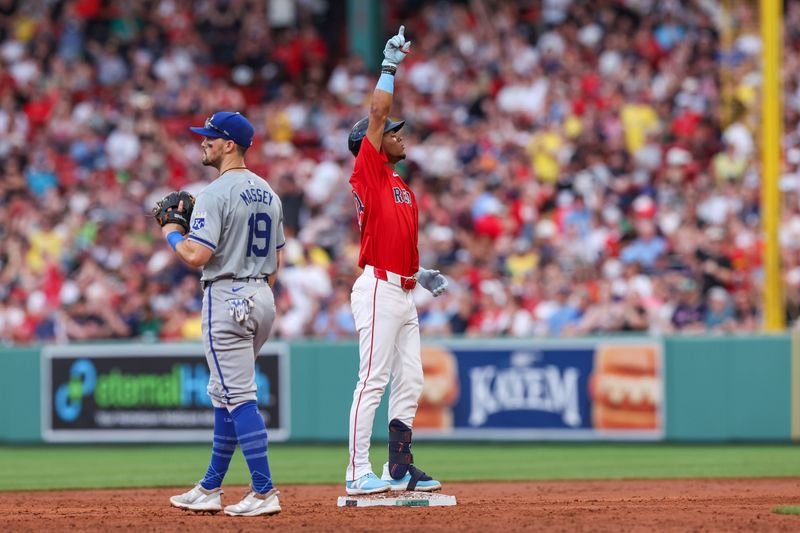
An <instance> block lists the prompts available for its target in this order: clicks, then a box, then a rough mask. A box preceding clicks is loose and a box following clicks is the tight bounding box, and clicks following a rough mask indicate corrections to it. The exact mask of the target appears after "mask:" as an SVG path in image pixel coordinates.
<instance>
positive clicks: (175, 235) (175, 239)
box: [167, 231, 183, 251]
mask: <svg viewBox="0 0 800 533" xmlns="http://www.w3.org/2000/svg"><path fill="white" fill-rule="evenodd" d="M182 240H183V235H181V232H180V231H170V232H169V233H168V234H167V242H168V243H169V245H170V246H172V249H173V250H175V251H177V250H176V247H177V246H178V243H179V242H181V241H182Z"/></svg>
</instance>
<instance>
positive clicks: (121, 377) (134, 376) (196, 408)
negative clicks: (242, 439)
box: [42, 343, 289, 442]
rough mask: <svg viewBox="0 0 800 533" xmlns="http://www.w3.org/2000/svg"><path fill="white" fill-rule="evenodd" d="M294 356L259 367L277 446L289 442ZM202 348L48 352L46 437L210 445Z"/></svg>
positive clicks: (263, 406)
mask: <svg viewBox="0 0 800 533" xmlns="http://www.w3.org/2000/svg"><path fill="white" fill-rule="evenodd" d="M286 352H287V349H286V346H285V345H283V344H274V343H268V344H266V345H265V346H264V348H263V349H262V350H261V354H260V355H259V357H258V359H257V361H256V384H257V386H258V406H259V410H260V411H261V414H262V415H263V417H264V421H265V422H266V425H267V430H268V432H269V436H270V440H273V441H274V440H286V439H287V438H288V437H289V427H288V426H289V405H288V398H289V391H288V387H289V379H288V378H289V371H288V357H287V354H286ZM208 377H209V373H208V366H207V364H206V359H205V356H204V355H203V348H202V346H201V345H199V344H173V345H170V344H158V345H147V344H140V345H85V346H49V347H47V348H45V349H44V350H43V351H42V425H43V427H42V434H43V437H44V439H45V440H46V441H49V442H81V441H82V442H90V441H95V442H96V441H106V442H111V441H114V442H131V441H144V442H155V441H158V442H168V441H208V440H209V439H210V436H211V430H212V428H213V426H214V411H213V406H212V404H211V399H210V398H209V396H208V394H207V393H206V386H207V385H208Z"/></svg>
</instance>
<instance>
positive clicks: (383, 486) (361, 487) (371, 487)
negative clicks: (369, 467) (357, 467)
mask: <svg viewBox="0 0 800 533" xmlns="http://www.w3.org/2000/svg"><path fill="white" fill-rule="evenodd" d="M345 487H346V488H347V495H348V496H358V495H359V494H378V493H379V492H386V491H388V490H389V489H390V488H391V486H390V485H389V483H388V482H386V481H383V480H381V479H378V476H376V475H375V474H373V473H372V472H370V473H369V474H364V475H363V476H361V477H360V478H358V479H356V480H355V481H348V482H346V483H345Z"/></svg>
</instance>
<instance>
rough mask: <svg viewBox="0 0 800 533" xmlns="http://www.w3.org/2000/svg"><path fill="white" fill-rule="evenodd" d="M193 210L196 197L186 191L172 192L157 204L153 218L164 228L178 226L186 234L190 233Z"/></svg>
mask: <svg viewBox="0 0 800 533" xmlns="http://www.w3.org/2000/svg"><path fill="white" fill-rule="evenodd" d="M181 202H183V204H181ZM193 209H194V196H192V195H191V194H189V193H188V192H186V191H180V192H171V193H169V194H168V195H166V196H165V197H164V198H162V199H161V200H159V201H158V202H156V205H155V206H154V207H153V216H154V217H155V218H156V220H157V221H158V223H159V225H161V227H162V228H163V227H164V226H165V225H166V224H178V225H180V226H181V227H182V228H183V233H184V234H186V233H188V232H189V221H190V220H191V219H192V210H193Z"/></svg>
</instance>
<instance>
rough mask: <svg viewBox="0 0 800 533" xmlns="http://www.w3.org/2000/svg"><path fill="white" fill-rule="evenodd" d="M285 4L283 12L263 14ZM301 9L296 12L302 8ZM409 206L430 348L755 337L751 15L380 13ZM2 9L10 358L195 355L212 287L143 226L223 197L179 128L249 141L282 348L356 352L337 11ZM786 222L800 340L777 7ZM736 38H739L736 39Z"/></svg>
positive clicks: (794, 35)
mask: <svg viewBox="0 0 800 533" xmlns="http://www.w3.org/2000/svg"><path fill="white" fill-rule="evenodd" d="M276 4H282V5H284V7H285V5H286V3H276ZM290 4H291V3H290ZM387 4H391V5H390V6H387V7H386V11H387V13H386V15H387V16H386V17H385V28H386V32H384V33H386V35H388V34H389V33H388V32H390V31H393V29H394V28H396V27H397V26H398V25H399V24H400V23H401V22H402V23H404V24H405V26H406V28H407V31H406V35H407V37H408V38H410V39H411V40H412V42H413V44H412V53H411V54H410V56H409V57H408V59H407V61H405V62H404V63H403V66H402V68H401V69H400V71H399V72H398V76H397V85H396V87H397V88H396V91H395V106H394V112H393V114H395V115H396V116H399V117H402V118H404V119H405V120H407V123H406V126H405V127H404V129H403V130H402V133H403V135H404V137H405V144H406V146H407V150H408V157H407V159H406V160H405V161H404V162H402V163H401V164H400V165H399V166H398V172H399V173H400V174H401V175H403V176H405V177H406V178H407V179H408V181H409V182H410V183H411V187H412V188H413V190H414V191H415V192H416V195H417V199H418V202H419V206H420V243H419V249H420V256H421V258H420V259H421V264H422V265H424V266H426V267H428V268H439V269H441V270H442V271H443V272H444V273H445V274H446V275H447V276H448V277H449V278H450V280H451V285H450V290H449V291H448V293H446V294H445V295H444V296H443V297H441V298H436V299H434V298H432V297H431V296H430V294H428V293H427V292H426V291H424V290H421V289H417V290H416V292H415V298H416V299H417V301H418V307H419V310H420V323H421V327H422V332H423V334H424V335H451V334H454V335H474V336H504V335H507V336H515V337H529V336H577V335H586V334H596V333H615V332H649V333H653V334H669V333H673V332H719V333H741V332H749V331H754V330H756V329H758V328H759V327H760V320H761V317H760V315H761V314H760V310H759V305H760V298H761V296H760V286H761V265H760V246H761V237H760V226H759V225H760V213H759V189H760V178H759V165H758V145H757V143H758V138H757V137H756V136H754V132H756V131H757V128H758V113H759V109H758V102H759V90H760V89H759V83H760V77H759V53H760V38H759V36H758V20H757V13H756V12H755V11H754V9H753V7H752V6H750V4H749V3H746V2H742V3H734V4H735V6H734V7H733V11H731V12H729V13H726V12H724V11H723V9H722V6H721V5H720V4H719V3H718V2H716V1H714V0H697V1H691V0H683V1H680V0H664V1H654V0H617V1H612V2H603V3H592V2H586V1H578V0H572V1H571V0H541V1H536V2H533V1H520V2H516V3H514V2H501V1H494V0H470V1H469V2H458V1H448V2H445V1H437V2H419V1H413V0H408V1H398V2H391V3H387ZM269 5H270V3H268V2H265V1H258V0H199V1H189V0H153V1H142V2H127V1H123V0H105V1H103V0H68V1H57V0H36V1H21V0H0V172H2V179H1V180H0V221H1V222H0V339H2V341H5V342H8V343H27V342H53V341H56V342H63V341H66V340H91V339H110V338H145V339H163V340H172V339H188V338H197V337H199V335H200V316H199V310H200V298H201V291H200V290H199V286H198V283H197V280H198V277H199V276H198V272H196V271H194V270H192V269H190V268H188V267H185V266H183V265H182V264H181V263H180V262H179V261H178V260H177V259H176V258H175V256H174V254H173V253H172V252H171V251H170V250H169V249H168V246H167V244H166V243H165V242H164V241H163V239H162V238H161V237H160V231H159V228H158V227H157V225H156V224H155V223H154V221H153V220H152V219H151V218H149V217H148V215H149V209H150V207H151V206H152V205H153V203H154V202H155V200H156V199H157V198H160V197H161V196H162V195H163V194H164V193H166V192H167V191H168V190H174V189H187V190H189V191H192V192H197V191H199V190H200V189H201V188H202V187H203V186H204V184H206V183H208V182H209V181H210V180H211V179H213V178H214V177H215V173H214V172H213V169H207V168H204V167H203V166H202V165H201V164H200V152H199V140H198V138H197V137H195V136H192V135H191V134H190V133H189V132H188V129H187V127H188V126H189V125H192V124H197V123H202V121H203V119H204V118H205V117H206V116H208V115H209V114H210V113H212V112H213V111H216V110H241V111H243V112H244V113H245V114H246V115H247V116H248V117H249V118H250V120H251V121H252V122H253V123H254V124H255V125H256V143H255V145H254V146H253V147H252V148H251V149H250V150H249V151H248V153H247V157H246V162H247V164H248V166H249V167H251V168H252V169H253V170H254V171H255V172H257V173H259V174H261V175H263V176H265V177H267V179H268V180H269V181H270V183H271V184H272V186H273V188H274V189H275V190H276V191H277V192H278V194H279V195H280V196H281V198H282V200H283V206H284V212H285V226H286V233H287V239H288V242H287V246H286V248H285V252H284V254H283V266H282V269H281V271H280V274H279V279H278V284H277V285H276V295H277V300H276V301H277V307H278V319H277V322H276V326H275V330H274V336H275V337H277V338H284V339H290V338H298V337H318V338H324V339H338V338H347V337H354V336H355V331H354V324H353V319H352V315H351V312H350V305H349V291H350V287H351V285H352V281H353V280H354V279H355V277H356V276H357V275H358V268H357V265H356V263H357V253H358V246H359V233H358V227H357V225H356V217H355V208H354V205H353V200H352V196H351V192H350V187H349V184H348V183H347V180H348V177H349V175H350V172H351V170H352V166H353V158H352V156H351V155H350V153H349V152H348V151H347V142H346V140H347V134H348V132H349V130H350V127H351V126H352V124H354V123H355V122H356V121H357V120H358V119H359V118H361V117H362V116H363V115H364V114H365V113H366V109H367V107H366V105H367V102H368V98H369V96H370V94H371V92H372V90H373V88H374V86H375V81H376V79H377V74H378V73H377V71H375V70H374V69H367V68H366V67H365V62H364V61H363V60H362V59H361V58H359V57H358V56H355V55H348V52H347V49H348V47H347V38H346V34H345V33H344V31H343V29H342V28H341V27H340V26H339V22H338V19H337V18H336V17H331V16H330V13H326V11H325V10H326V3H325V2H314V1H310V0H309V1H298V2H296V3H294V6H295V7H294V9H296V12H295V13H294V14H293V16H292V17H289V18H288V19H282V18H281V16H280V15H281V13H280V12H273V11H272V10H271V8H270V7H269ZM785 27H786V35H785V38H786V48H785V53H784V55H783V61H784V67H785V72H786V73H787V74H786V76H785V102H784V114H785V124H784V128H785V137H784V151H783V154H784V169H783V176H782V178H781V188H782V190H783V191H784V194H785V196H784V198H785V205H784V208H783V211H782V219H781V240H782V245H783V246H782V261H783V267H782V268H783V272H784V273H785V278H784V282H785V289H786V298H787V306H786V309H787V319H788V321H789V324H791V325H793V326H794V325H795V324H796V322H797V319H798V317H799V316H800V174H798V172H797V169H798V164H800V68H799V67H800V29H798V28H800V5H798V4H797V3H791V2H790V3H787V12H786V23H785ZM727 28H729V30H728V29H727Z"/></svg>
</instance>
